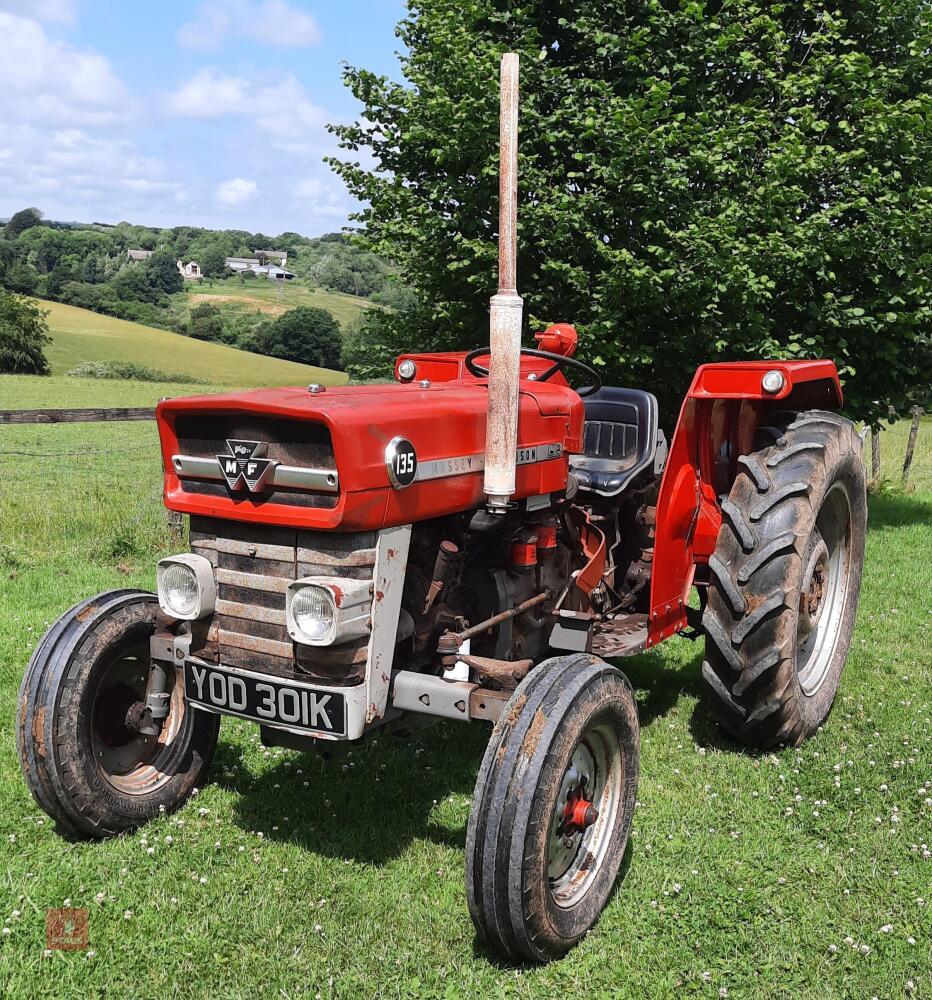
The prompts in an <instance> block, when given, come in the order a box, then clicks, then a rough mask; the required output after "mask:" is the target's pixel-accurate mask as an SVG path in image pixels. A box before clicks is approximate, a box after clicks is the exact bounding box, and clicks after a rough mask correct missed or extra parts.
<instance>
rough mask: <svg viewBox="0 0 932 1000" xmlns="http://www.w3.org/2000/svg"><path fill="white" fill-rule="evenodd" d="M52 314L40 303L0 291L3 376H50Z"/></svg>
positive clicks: (0, 344)
mask: <svg viewBox="0 0 932 1000" xmlns="http://www.w3.org/2000/svg"><path fill="white" fill-rule="evenodd" d="M46 316H48V313H47V312H46V311H45V310H44V309H40V308H39V304H38V303H37V302H33V301H32V300H31V299H24V298H22V297H21V296H19V295H11V294H10V293H9V292H4V291H3V290H2V289H0V373H2V374H4V375H48V374H49V363H48V360H47V359H46V357H45V345H46V344H49V343H51V337H49V325H48V323H47V322H46V319H45V317H46Z"/></svg>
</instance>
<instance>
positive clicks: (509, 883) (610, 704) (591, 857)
mask: <svg viewBox="0 0 932 1000" xmlns="http://www.w3.org/2000/svg"><path fill="white" fill-rule="evenodd" d="M639 735H640V731H639V727H638V716H637V708H636V706H635V701H634V695H633V694H632V692H631V686H630V684H629V683H628V681H627V679H626V678H625V676H624V674H622V673H621V672H620V671H619V670H617V669H616V668H614V667H610V666H609V665H608V664H607V663H604V662H603V661H601V660H599V659H598V658H597V657H595V656H591V655H589V654H587V653H577V654H573V655H570V656H556V657H553V658H552V659H549V660H545V661H544V662H543V663H541V664H539V665H538V666H537V667H535V669H534V670H532V671H531V673H530V674H529V675H528V676H527V677H526V678H525V680H524V681H522V683H521V684H520V685H519V686H518V688H517V690H516V691H515V693H514V694H513V695H512V697H511V700H510V701H509V702H508V705H507V706H506V708H505V711H504V712H503V713H502V716H501V718H500V719H499V720H498V723H497V724H496V726H495V729H494V730H493V732H492V737H491V739H490V741H489V745H488V748H487V749H486V752H485V757H484V758H483V761H482V767H481V769H480V771H479V777H478V779H477V781H476V791H475V795H474V797H473V804H472V811H471V812H470V815H469V826H468V829H467V835H466V892H467V897H468V900H469V911H470V913H471V914H472V918H473V921H474V923H475V925H476V928H477V930H478V931H479V933H480V934H481V935H482V936H483V937H484V938H485V939H486V940H487V941H488V943H489V944H490V945H491V947H493V948H495V949H496V950H497V951H498V952H500V953H501V954H502V955H504V956H506V957H507V958H509V959H511V960H512V961H518V962H523V961H528V960H530V961H533V962H547V961H550V960H551V959H554V958H558V957H559V956H561V955H563V954H564V953H565V952H566V951H568V950H569V949H570V948H571V947H572V946H573V945H574V944H576V942H577V941H579V939H580V938H581V937H583V935H585V934H586V933H587V932H588V931H589V930H590V928H592V926H593V925H594V924H595V922H596V920H598V918H599V915H600V914H601V912H602V910H603V909H604V907H605V904H606V903H607V902H608V899H609V897H610V895H611V892H612V889H613V887H614V885H615V880H616V878H617V877H618V871H619V868H620V866H621V861H622V857H623V856H624V853H625V845H626V844H627V841H628V832H629V830H630V828H631V820H632V817H633V815H634V803H635V797H636V795H637V784H638V768H639Z"/></svg>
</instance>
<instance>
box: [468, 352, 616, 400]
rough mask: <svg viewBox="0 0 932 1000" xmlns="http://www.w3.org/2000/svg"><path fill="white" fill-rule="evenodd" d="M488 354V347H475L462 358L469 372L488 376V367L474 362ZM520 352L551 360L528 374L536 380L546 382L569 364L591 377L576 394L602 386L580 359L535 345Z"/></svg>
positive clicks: (592, 391) (596, 374) (586, 393)
mask: <svg viewBox="0 0 932 1000" xmlns="http://www.w3.org/2000/svg"><path fill="white" fill-rule="evenodd" d="M488 354H489V348H488V347H477V348H476V349H475V350H474V351H470V352H469V354H467V355H466V357H465V359H464V360H465V362H466V367H467V369H468V370H469V371H470V372H471V374H473V375H475V376H477V377H478V378H487V377H488V374H489V369H488V368H486V367H485V366H484V365H480V364H477V363H476V358H481V357H485V356H486V355H488ZM521 354H522V355H525V356H526V357H529V358H543V359H544V360H545V361H552V362H553V364H552V365H551V366H550V367H549V368H548V369H547V370H546V371H543V372H541V373H540V374H539V375H537V374H532V375H531V376H530V378H532V379H534V380H535V381H537V382H546V381H547V379H549V378H552V377H553V376H554V375H555V374H556V373H557V372H558V371H561V370H562V369H563V368H565V367H567V366H569V367H570V368H576V369H577V370H578V371H581V372H585V374H586V375H588V376H589V378H591V379H592V384H591V385H584V386H580V388H578V389H576V390H575V392H576V395H577V396H583V397H584V396H591V395H592V394H593V393H594V392H598V391H599V389H601V388H602V379H601V378H600V377H599V373H598V372H597V371H596V370H595V369H594V368H590V367H589V365H587V364H584V363H583V362H582V361H577V360H576V359H575V358H568V357H566V355H565V354H554V353H553V351H541V350H538V349H537V348H536V347H522V348H521Z"/></svg>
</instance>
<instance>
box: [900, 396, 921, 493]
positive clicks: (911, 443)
mask: <svg viewBox="0 0 932 1000" xmlns="http://www.w3.org/2000/svg"><path fill="white" fill-rule="evenodd" d="M909 412H910V413H911V414H912V415H913V422H912V424H911V425H910V428H909V440H908V441H907V442H906V457H905V458H904V459H903V485H904V486H905V485H906V480H907V479H908V478H909V467H910V466H911V465H912V464H913V451H914V449H915V447H916V435H917V434H918V433H919V418H920V417H921V416H922V407H920V406H914V407H912V409H911V410H910V411H909Z"/></svg>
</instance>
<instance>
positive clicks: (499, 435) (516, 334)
mask: <svg viewBox="0 0 932 1000" xmlns="http://www.w3.org/2000/svg"><path fill="white" fill-rule="evenodd" d="M500 128H501V138H500V142H501V167H500V175H499V220H498V292H497V293H496V294H495V295H493V296H492V301H491V308H490V310H489V354H490V360H489V414H488V421H487V423H486V460H485V483H484V489H485V493H486V496H487V498H488V507H489V510H490V511H493V512H496V513H504V511H505V509H506V508H507V506H508V501H509V500H510V498H511V496H512V494H513V493H514V491H515V466H516V462H517V447H518V380H519V377H520V374H521V320H522V316H523V313H524V300H523V299H522V298H521V296H520V295H518V278H517V270H518V55H517V53H515V52H506V53H505V54H504V55H503V56H502V69H501V124H500Z"/></svg>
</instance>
